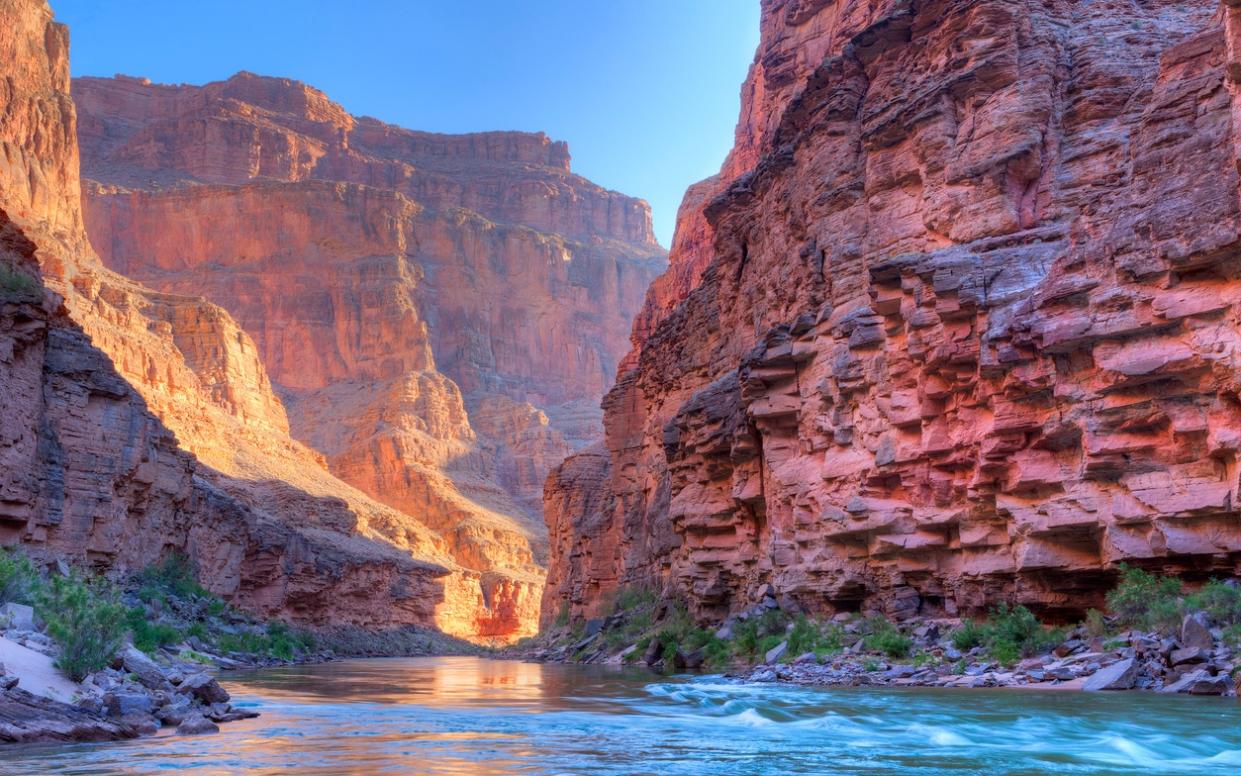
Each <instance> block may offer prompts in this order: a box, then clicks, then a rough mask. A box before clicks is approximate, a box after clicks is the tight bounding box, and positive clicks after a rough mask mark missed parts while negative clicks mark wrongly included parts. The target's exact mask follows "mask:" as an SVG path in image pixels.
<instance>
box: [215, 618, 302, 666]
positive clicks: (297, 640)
mask: <svg viewBox="0 0 1241 776" xmlns="http://www.w3.org/2000/svg"><path fill="white" fill-rule="evenodd" d="M315 644H316V639H315V637H314V635H313V634H311V633H309V632H307V631H300V630H295V629H293V628H290V627H289V626H288V625H286V624H285V623H283V622H280V621H278V620H272V621H271V622H269V623H267V627H266V628H265V629H264V630H262V631H259V632H255V631H243V632H241V633H237V634H232V633H225V634H221V635H220V637H219V638H218V639H216V647H217V648H219V649H221V650H223V651H224V652H240V653H242V654H247V655H266V656H268V657H274V658H277V659H279V660H292V659H293V658H295V657H297V656H298V655H300V654H303V653H306V652H310V651H312V650H314V648H315Z"/></svg>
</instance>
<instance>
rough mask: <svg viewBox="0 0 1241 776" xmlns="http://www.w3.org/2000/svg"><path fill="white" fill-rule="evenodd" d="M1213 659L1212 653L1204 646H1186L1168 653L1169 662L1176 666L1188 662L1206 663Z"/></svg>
mask: <svg viewBox="0 0 1241 776" xmlns="http://www.w3.org/2000/svg"><path fill="white" fill-rule="evenodd" d="M1210 659H1211V653H1210V652H1208V651H1207V650H1205V649H1203V648H1202V647H1185V648H1184V649H1174V650H1172V653H1171V654H1170V655H1168V662H1169V663H1171V664H1172V665H1174V666H1179V665H1184V664H1186V663H1205V662H1207V661H1208V660H1210Z"/></svg>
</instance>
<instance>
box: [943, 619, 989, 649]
mask: <svg viewBox="0 0 1241 776" xmlns="http://www.w3.org/2000/svg"><path fill="white" fill-rule="evenodd" d="M951 638H952V646H954V647H956V648H957V649H959V650H962V651H965V650H970V649H973V648H974V647H980V646H982V645H983V644H984V643H985V642H986V640H987V626H985V625H983V624H982V623H980V622H978V621H977V620H966V621H965V622H963V623H961V627H959V628H957V629H956V630H954V631H953V632H952V635H951Z"/></svg>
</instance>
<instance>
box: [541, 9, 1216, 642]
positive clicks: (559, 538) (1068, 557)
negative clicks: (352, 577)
mask: <svg viewBox="0 0 1241 776" xmlns="http://www.w3.org/2000/svg"><path fill="white" fill-rule="evenodd" d="M1238 41H1241V8H1239V7H1238V6H1237V4H1236V3H1235V2H1233V0H1228V2H1225V3H1224V4H1223V5H1222V6H1218V7H1217V6H1216V5H1215V4H1214V3H1207V2H1177V1H1175V0H1161V1H1158V2H1135V1H1131V0H1110V1H1109V2H1095V3H1080V2H1069V1H1068V0H1051V1H1050V2H1041V1H1040V2H1033V1H1031V0H971V1H969V2H966V1H965V0H957V1H953V0H929V1H927V2H908V1H907V0H886V1H884V2H854V1H853V0H764V2H763V9H762V42H761V44H760V47H759V51H758V54H757V56H756V58H755V63H754V66H753V68H752V69H751V73H750V77H749V80H748V81H747V83H746V85H745V87H744V89H743V109H742V118H741V121H740V122H739V125H738V133H737V148H736V149H735V150H734V152H733V154H732V155H731V156H730V158H729V160H728V162H727V163H726V164H725V166H724V169H723V170H722V172H721V174H720V175H719V176H717V177H716V178H714V179H712V180H710V181H706V182H704V183H703V184H699V185H698V186H696V187H694V188H693V189H691V190H690V193H689V194H688V195H687V197H686V204H685V206H684V207H683V208H682V211H681V215H680V221H679V224H678V232H677V237H676V241H675V244H674V247H673V252H672V256H671V257H670V261H671V266H672V269H671V270H670V272H669V274H668V275H666V276H665V277H664V278H661V280H660V281H657V282H656V284H655V286H654V287H653V289H652V292H651V294H650V295H649V297H648V300H647V306H646V309H645V310H644V312H643V313H642V314H641V315H640V316H639V318H638V320H637V323H636V324H635V327H634V343H635V350H634V351H633V352H632V353H631V354H630V355H629V356H628V357H627V358H626V359H625V361H624V366H623V367H622V372H621V373H620V376H619V378H618V380H617V385H616V387H615V388H613V389H612V391H611V392H610V393H609V394H608V396H607V397H606V399H605V400H604V408H605V427H606V440H605V444H604V445H602V446H600V447H598V448H595V449H592V450H591V451H588V452H586V453H583V454H580V455H578V456H576V457H574V458H571V459H569V460H568V461H567V462H566V463H565V464H564V465H563V466H562V467H560V468H559V469H558V470H557V471H555V472H554V473H553V474H552V476H551V477H550V478H549V481H548V483H547V488H546V518H547V521H548V527H549V531H550V535H551V548H552V558H551V568H550V573H549V578H548V586H547V589H546V594H545V598H544V606H543V614H544V617H545V618H550V617H551V616H552V615H553V614H554V613H555V612H557V611H558V610H559V609H560V608H561V607H562V606H565V605H568V606H570V607H571V608H572V609H573V611H574V612H575V613H577V614H585V615H593V614H595V613H597V612H599V610H600V609H601V606H602V602H603V600H604V599H605V596H606V594H607V593H608V592H609V591H611V590H613V589H615V588H616V587H617V586H618V585H623V584H636V583H653V584H656V585H660V586H662V587H663V588H664V589H665V590H666V591H667V592H668V593H669V594H670V595H679V596H683V597H685V598H686V599H687V600H688V601H689V602H690V603H691V604H692V605H693V608H694V610H695V611H696V613H697V614H698V615H699V616H701V617H702V618H704V619H710V618H716V617H721V616H723V615H724V614H726V613H728V612H730V611H735V610H738V609H740V608H742V607H743V606H745V605H747V604H749V603H752V602H754V601H756V600H758V599H759V598H760V597H761V596H762V595H763V594H764V592H765V591H767V590H768V589H769V586H770V588H771V589H774V591H775V592H776V593H777V595H778V596H780V597H782V598H784V599H785V600H786V601H788V602H790V603H795V604H798V605H801V606H803V607H806V608H808V609H811V610H814V611H823V612H831V611H836V610H849V609H857V608H860V607H863V606H866V607H868V608H882V609H885V610H886V612H887V613H888V614H890V615H893V616H902V615H906V614H909V613H912V612H916V611H919V610H921V611H925V612H943V611H946V612H949V613H953V612H964V611H976V610H978V609H980V608H982V607H984V606H986V605H988V604H990V603H994V602H995V601H997V600H1002V599H1007V600H1011V601H1019V602H1024V603H1027V604H1030V605H1032V606H1034V607H1037V608H1040V609H1043V610H1044V611H1051V612H1056V611H1060V612H1062V613H1066V614H1067V613H1080V611H1081V610H1082V609H1084V608H1085V607H1087V606H1090V605H1095V604H1097V603H1099V598H1100V591H1101V590H1102V589H1106V587H1107V586H1108V585H1109V584H1110V581H1111V579H1112V578H1113V577H1114V575H1115V568H1116V565H1117V564H1118V563H1120V562H1129V563H1136V564H1140V565H1145V566H1151V567H1157V568H1162V569H1164V570H1167V571H1174V572H1181V573H1188V574H1192V575H1199V576H1205V575H1208V574H1210V573H1231V574H1235V573H1237V572H1238V571H1241V567H1239V565H1238V563H1239V561H1241V522H1239V520H1241V517H1239V513H1238V506H1237V502H1238V496H1239V495H1241V494H1238V487H1239V483H1238V456H1239V455H1241V397H1239V394H1238V390H1239V387H1241V386H1239V384H1238V381H1237V378H1236V375H1237V373H1238V366H1239V364H1238V355H1237V353H1238V349H1237V345H1238V343H1239V342H1241V324H1239V320H1241V305H1239V300H1241V282H1239V281H1238V266H1239V265H1238V263H1237V257H1238V256H1241V202H1239V198H1238V183H1239V180H1238V173H1237V169H1238V167H1237V160H1238V148H1241V123H1238V119H1237V117H1238V115H1241V95H1239V94H1238V79H1241V58H1239V57H1241V48H1239V47H1238V45H1237V43H1238Z"/></svg>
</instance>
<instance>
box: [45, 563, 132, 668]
mask: <svg viewBox="0 0 1241 776" xmlns="http://www.w3.org/2000/svg"><path fill="white" fill-rule="evenodd" d="M37 602H38V610H39V616H40V617H42V618H43V621H44V622H45V623H47V633H48V635H49V636H51V637H52V638H53V639H54V640H55V641H56V642H57V643H58V644H59V645H60V656H59V657H58V658H57V659H56V666H57V667H58V668H60V669H61V670H62V671H64V672H65V674H67V675H68V676H69V678H70V679H72V680H74V681H75V682H79V681H81V680H82V679H84V678H85V677H86V675H87V674H90V673H91V672H93V671H98V670H99V669H101V668H103V667H105V666H107V665H108V664H109V663H111V662H112V658H113V657H114V656H115V655H116V653H117V651H118V650H120V648H121V646H123V645H124V643H125V632H126V627H125V626H126V612H125V607H123V606H122V605H121V604H120V601H119V596H118V595H117V592H116V590H115V589H114V588H112V587H111V586H110V585H108V584H106V583H105V582H103V581H102V580H93V581H90V582H87V581H83V580H82V579H81V578H79V577H78V576H77V574H76V573H72V574H70V575H69V576H67V577H55V578H53V579H52V581H51V584H49V585H47V586H46V587H44V589H43V590H42V591H40V593H39V596H38V599H37Z"/></svg>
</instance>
